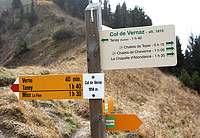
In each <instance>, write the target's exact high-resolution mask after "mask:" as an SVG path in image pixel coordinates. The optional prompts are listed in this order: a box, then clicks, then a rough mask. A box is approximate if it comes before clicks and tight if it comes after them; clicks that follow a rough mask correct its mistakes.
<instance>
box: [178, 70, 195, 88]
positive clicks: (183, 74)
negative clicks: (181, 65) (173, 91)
mask: <svg viewBox="0 0 200 138" xmlns="http://www.w3.org/2000/svg"><path fill="white" fill-rule="evenodd" d="M179 79H180V81H181V82H182V83H183V84H184V85H185V86H188V87H189V88H191V85H192V84H191V78H190V75H189V74H188V72H187V71H186V70H185V69H182V71H181V75H180V76H179Z"/></svg>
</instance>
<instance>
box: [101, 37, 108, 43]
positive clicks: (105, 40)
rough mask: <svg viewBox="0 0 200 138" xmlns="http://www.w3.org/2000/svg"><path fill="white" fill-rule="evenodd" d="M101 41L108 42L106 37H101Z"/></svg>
mask: <svg viewBox="0 0 200 138" xmlns="http://www.w3.org/2000/svg"><path fill="white" fill-rule="evenodd" d="M101 41H102V42H108V41H109V40H108V39H105V38H103V39H101Z"/></svg>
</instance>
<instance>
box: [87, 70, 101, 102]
mask: <svg viewBox="0 0 200 138" xmlns="http://www.w3.org/2000/svg"><path fill="white" fill-rule="evenodd" d="M83 81H84V82H83V91H84V93H83V97H84V99H103V98H104V73H96V74H83Z"/></svg>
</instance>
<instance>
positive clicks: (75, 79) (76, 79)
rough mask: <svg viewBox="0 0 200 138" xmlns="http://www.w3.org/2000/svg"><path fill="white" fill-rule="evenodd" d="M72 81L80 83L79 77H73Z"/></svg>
mask: <svg viewBox="0 0 200 138" xmlns="http://www.w3.org/2000/svg"><path fill="white" fill-rule="evenodd" d="M73 81H81V79H80V78H79V77H75V78H73Z"/></svg>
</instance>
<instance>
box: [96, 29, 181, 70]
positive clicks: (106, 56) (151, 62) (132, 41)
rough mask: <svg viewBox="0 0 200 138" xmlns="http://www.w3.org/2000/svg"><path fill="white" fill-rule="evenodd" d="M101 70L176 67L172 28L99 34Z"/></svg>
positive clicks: (108, 31)
mask: <svg viewBox="0 0 200 138" xmlns="http://www.w3.org/2000/svg"><path fill="white" fill-rule="evenodd" d="M99 36H100V39H99V41H100V58H101V68H102V70H111V69H128V68H146V67H163V66H175V65H176V64H177V54H176V36H175V27H174V26H173V25H164V26H148V27H134V28H123V29H113V30H101V31H99Z"/></svg>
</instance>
